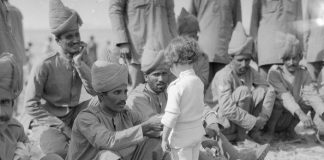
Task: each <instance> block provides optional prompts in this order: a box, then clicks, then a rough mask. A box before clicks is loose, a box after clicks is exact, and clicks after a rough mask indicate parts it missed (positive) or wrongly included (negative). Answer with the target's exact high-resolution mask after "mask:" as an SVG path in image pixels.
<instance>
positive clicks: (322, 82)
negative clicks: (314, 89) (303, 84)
mask: <svg viewBox="0 0 324 160" xmlns="http://www.w3.org/2000/svg"><path fill="white" fill-rule="evenodd" d="M318 85H319V93H320V96H321V98H322V100H323V101H324V67H323V68H322V71H321V73H320V74H319V76H318Z"/></svg>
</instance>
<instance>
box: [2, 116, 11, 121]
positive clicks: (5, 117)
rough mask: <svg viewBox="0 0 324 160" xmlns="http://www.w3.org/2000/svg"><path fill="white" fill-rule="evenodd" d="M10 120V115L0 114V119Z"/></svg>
mask: <svg viewBox="0 0 324 160" xmlns="http://www.w3.org/2000/svg"><path fill="white" fill-rule="evenodd" d="M9 120H10V116H0V121H2V122H8V121H9Z"/></svg>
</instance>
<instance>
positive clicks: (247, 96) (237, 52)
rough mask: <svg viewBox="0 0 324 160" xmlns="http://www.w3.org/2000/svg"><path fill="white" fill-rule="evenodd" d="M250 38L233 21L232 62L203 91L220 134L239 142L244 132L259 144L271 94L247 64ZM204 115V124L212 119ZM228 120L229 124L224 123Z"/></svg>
mask: <svg viewBox="0 0 324 160" xmlns="http://www.w3.org/2000/svg"><path fill="white" fill-rule="evenodd" d="M252 44H253V41H252V38H251V37H247V36H246V34H245V31H244V29H243V26H242V24H241V23H237V25H236V27H235V30H234V32H233V35H232V39H231V42H230V44H229V50H228V54H229V55H231V56H232V61H231V62H230V63H229V64H228V65H226V66H225V67H224V68H223V69H222V70H220V71H219V72H217V73H216V75H215V77H214V79H213V81H212V83H211V84H210V86H209V88H208V89H207V92H206V94H205V103H206V105H207V106H208V107H210V108H211V109H212V110H213V111H214V112H215V113H217V114H218V115H219V117H220V118H221V119H222V120H223V121H221V124H222V125H223V126H224V127H225V129H224V130H223V131H222V133H223V134H224V135H225V136H226V137H228V139H229V140H230V141H233V142H240V141H244V140H245V138H246V132H247V131H249V135H250V136H251V137H252V138H253V139H254V140H255V141H256V142H259V143H265V142H266V141H265V139H263V138H262V137H261V135H260V132H259V130H260V129H262V128H263V127H264V125H265V124H266V122H267V120H268V119H269V118H270V115H271V112H272V108H273V103H274V100H275V94H274V92H273V91H272V90H271V88H269V86H268V84H267V82H266V80H264V79H262V78H261V76H260V75H259V73H258V72H257V71H256V70H254V69H253V68H252V67H250V65H249V63H250V61H251V58H252V56H251V55H252ZM208 116H214V114H207V118H206V119H207V120H208V121H207V127H208V125H210V124H212V123H216V120H212V118H209V117H208ZM228 121H229V122H230V124H229V123H228Z"/></svg>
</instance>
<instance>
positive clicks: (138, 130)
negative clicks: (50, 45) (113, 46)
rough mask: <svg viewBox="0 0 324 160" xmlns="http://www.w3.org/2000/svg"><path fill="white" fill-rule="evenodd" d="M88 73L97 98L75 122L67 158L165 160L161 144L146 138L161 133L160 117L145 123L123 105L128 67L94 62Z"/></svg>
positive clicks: (74, 159)
mask: <svg viewBox="0 0 324 160" xmlns="http://www.w3.org/2000/svg"><path fill="white" fill-rule="evenodd" d="M91 74H92V84H93V88H94V89H95V90H96V92H97V93H98V95H97V97H94V98H93V99H92V101H91V102H90V104H89V107H88V108H87V109H85V110H83V111H82V112H81V113H80V114H79V115H78V117H77V118H76V120H75V123H74V125H73V129H72V140H71V144H70V148H69V155H68V159H69V160H89V159H94V160H108V159H109V160H119V159H123V160H131V159H133V160H149V159H162V160H165V159H164V158H163V156H162V155H163V153H162V149H161V148H160V146H159V145H160V144H161V141H160V140H159V139H156V138H150V137H151V136H150V135H149V133H152V132H159V131H161V130H162V124H161V122H160V121H161V118H159V116H153V117H151V118H149V119H148V120H147V121H145V120H144V119H143V117H141V116H140V115H139V114H138V113H137V112H134V111H132V110H129V109H128V108H127V106H126V105H125V104H126V99H127V80H128V78H127V77H128V73H127V67H126V66H125V65H120V64H118V63H110V62H106V61H96V62H95V63H94V65H93V67H92V71H91Z"/></svg>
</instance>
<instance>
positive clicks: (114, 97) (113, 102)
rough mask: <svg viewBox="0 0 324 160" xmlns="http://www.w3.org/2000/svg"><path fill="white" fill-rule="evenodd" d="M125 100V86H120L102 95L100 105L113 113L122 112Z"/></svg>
mask: <svg viewBox="0 0 324 160" xmlns="http://www.w3.org/2000/svg"><path fill="white" fill-rule="evenodd" d="M126 99H127V85H121V86H119V87H117V88H115V89H114V90H111V91H108V92H105V93H103V95H102V98H101V103H102V105H103V106H104V107H105V109H107V110H109V111H110V112H113V113H119V112H121V111H123V110H124V108H125V104H126Z"/></svg>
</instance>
